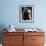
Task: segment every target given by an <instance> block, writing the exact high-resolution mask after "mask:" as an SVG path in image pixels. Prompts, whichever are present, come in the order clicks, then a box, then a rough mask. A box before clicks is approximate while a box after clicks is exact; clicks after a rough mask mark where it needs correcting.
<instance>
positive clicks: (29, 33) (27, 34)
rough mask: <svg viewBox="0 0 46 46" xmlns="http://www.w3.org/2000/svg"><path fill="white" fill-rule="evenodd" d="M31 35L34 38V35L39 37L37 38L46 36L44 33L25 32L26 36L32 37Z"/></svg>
mask: <svg viewBox="0 0 46 46" xmlns="http://www.w3.org/2000/svg"><path fill="white" fill-rule="evenodd" d="M31 35H32V36H33V35H34V36H36V35H37V36H41V35H43V36H44V32H25V33H24V36H31Z"/></svg>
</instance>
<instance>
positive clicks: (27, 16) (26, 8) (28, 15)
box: [19, 5, 34, 23]
mask: <svg viewBox="0 0 46 46" xmlns="http://www.w3.org/2000/svg"><path fill="white" fill-rule="evenodd" d="M19 21H20V22H24V23H25V22H34V5H20V6H19Z"/></svg>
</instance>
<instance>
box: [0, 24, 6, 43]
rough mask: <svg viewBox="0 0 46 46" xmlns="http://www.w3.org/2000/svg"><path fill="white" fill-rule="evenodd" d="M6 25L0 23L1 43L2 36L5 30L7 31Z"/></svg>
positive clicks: (0, 40) (0, 41)
mask: <svg viewBox="0 0 46 46" xmlns="http://www.w3.org/2000/svg"><path fill="white" fill-rule="evenodd" d="M4 28H6V27H5V25H4V24H0V43H2V36H3V32H5V31H6V30H4Z"/></svg>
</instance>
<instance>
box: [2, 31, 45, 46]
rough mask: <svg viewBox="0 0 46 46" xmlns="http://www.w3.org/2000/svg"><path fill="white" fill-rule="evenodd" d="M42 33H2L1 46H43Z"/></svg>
mask: <svg viewBox="0 0 46 46" xmlns="http://www.w3.org/2000/svg"><path fill="white" fill-rule="evenodd" d="M44 34H45V33H44V32H3V42H2V45H3V46H44V41H45V40H44V39H45V38H44V36H45V35H44Z"/></svg>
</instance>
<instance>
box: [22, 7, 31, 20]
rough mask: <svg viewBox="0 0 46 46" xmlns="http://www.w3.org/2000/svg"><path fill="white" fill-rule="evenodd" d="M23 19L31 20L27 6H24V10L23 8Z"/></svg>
mask: <svg viewBox="0 0 46 46" xmlns="http://www.w3.org/2000/svg"><path fill="white" fill-rule="evenodd" d="M23 20H30V18H29V12H28V9H27V8H24V10H23Z"/></svg>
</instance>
